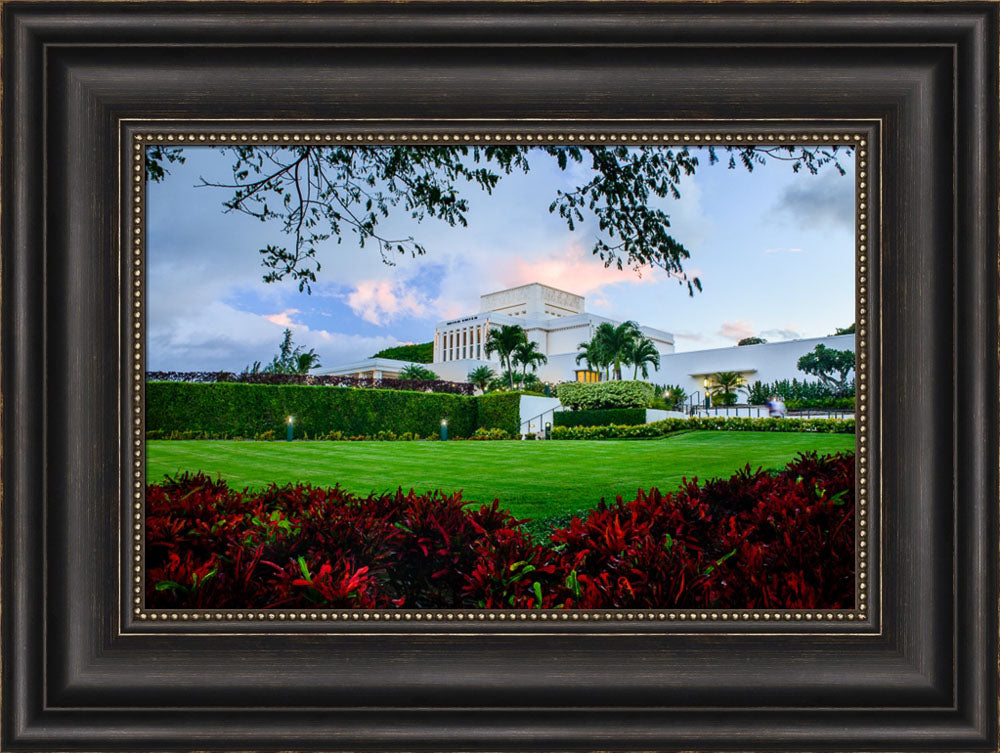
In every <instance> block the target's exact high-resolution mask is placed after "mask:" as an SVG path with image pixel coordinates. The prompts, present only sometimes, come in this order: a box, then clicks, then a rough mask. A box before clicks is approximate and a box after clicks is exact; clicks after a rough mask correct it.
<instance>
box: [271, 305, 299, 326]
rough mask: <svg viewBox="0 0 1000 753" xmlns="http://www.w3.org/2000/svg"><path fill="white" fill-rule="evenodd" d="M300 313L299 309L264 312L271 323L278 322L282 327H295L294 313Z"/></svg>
mask: <svg viewBox="0 0 1000 753" xmlns="http://www.w3.org/2000/svg"><path fill="white" fill-rule="evenodd" d="M297 313H299V310H298V309H285V310H284V311H282V312H281V313H280V314H264V315H263V316H264V318H265V319H267V320H268V321H269V322H271V324H277V325H280V326H282V327H295V326H296V324H295V322H293V321H292V314H297Z"/></svg>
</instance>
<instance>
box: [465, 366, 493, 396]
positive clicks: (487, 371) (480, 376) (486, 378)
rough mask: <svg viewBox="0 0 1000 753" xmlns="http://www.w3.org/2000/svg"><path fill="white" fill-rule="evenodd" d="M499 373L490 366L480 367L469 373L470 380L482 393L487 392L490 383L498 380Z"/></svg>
mask: <svg viewBox="0 0 1000 753" xmlns="http://www.w3.org/2000/svg"><path fill="white" fill-rule="evenodd" d="M496 376H497V373H496V372H495V371H493V369H491V368H490V367H489V366H479V367H477V368H475V369H473V370H472V371H470V372H469V376H468V380H469V381H470V382H472V384H473V385H474V386H476V387H478V388H479V391H480V392H486V388H487V387H489V386H490V382H492V381H493V380H494V379H496Z"/></svg>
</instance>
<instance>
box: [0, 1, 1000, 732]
mask: <svg viewBox="0 0 1000 753" xmlns="http://www.w3.org/2000/svg"><path fill="white" fill-rule="evenodd" d="M997 34H998V5H997V4H996V3H995V2H979V3H940V4H935V3H909V2H903V3H870V4H869V3H836V2H817V3H807V4H800V3H789V4H783V3H752V4H722V5H716V4H684V3H643V4H632V3H602V4H592V3H584V4H574V3H551V4H533V3H499V4H491V3H483V4H461V3H450V4H432V3H414V4H377V3H373V4H337V3H330V4H312V3H307V4H298V3H284V4H279V5H272V4H268V3H218V4H216V3H209V2H204V3H155V2H148V3H139V4H132V3H127V2H114V3H106V4H101V3H89V2H75V3H56V2H42V3H30V2H8V3H6V4H5V5H4V6H3V93H4V102H3V157H4V159H3V208H4V213H3V226H2V243H3V259H2V280H0V284H2V288H0V294H2V300H0V305H2V315H3V318H2V327H3V330H2V343H0V352H2V357H3V365H2V374H0V379H2V382H0V391H2V399H3V402H2V405H3V437H2V450H3V467H2V495H3V496H2V506H3V540H2V543H3V550H2V571H3V572H2V575H3V580H2V589H3V590H2V596H3V610H2V612H3V613H2V642H3V667H2V673H3V674H2V701H3V708H2V711H0V713H2V717H0V723H2V727H0V736H2V737H0V742H2V746H3V748H4V749H6V750H185V749H195V750H209V749H221V750H227V749H232V750H249V749H254V750H268V749H270V750H274V749H281V750H289V749H295V750H515V749H517V750H608V749H615V750H617V749H621V750H654V749H655V750H694V749H698V750H775V749H787V750H807V749H808V750H863V751H872V750H904V749H905V750H927V751H944V750H991V751H995V750H997V747H998V737H997V726H998V724H997V722H998V719H997V701H998V696H997V672H996V669H997V659H998V654H997V641H998V632H997V630H998V620H997V605H998V580H997V557H998V533H997V526H998V515H997V501H998V460H1000V442H998V420H1000V411H998V368H997V362H998V336H997V321H998V320H997V315H998V301H997V292H998V288H997V274H998V247H997V238H998V224H997V204H998V188H997V166H998V154H997V128H998V118H997V109H998V97H997V91H998V71H997V63H998V57H997V55H998V42H997ZM150 118H157V119H163V120H165V121H168V122H169V121H174V120H183V119H187V118H221V119H230V120H231V119H236V118H270V119H276V120H283V121H299V122H301V121H302V120H303V119H316V118H319V119H341V120H351V119H381V122H384V123H386V124H389V125H391V124H393V123H398V122H399V119H403V120H405V121H407V122H408V123H409V124H410V125H411V126H412V127H414V128H420V127H427V128H438V127H440V124H441V123H446V122H449V121H452V122H454V121H455V120H457V119H462V120H465V121H466V122H468V120H469V119H473V120H475V121H476V122H488V121H493V122H496V123H499V124H501V125H502V124H503V122H505V121H506V122H509V121H510V120H511V119H514V118H516V119H525V118H528V119H537V120H539V121H553V120H556V119H558V120H569V121H578V122H594V121H598V120H604V121H608V120H617V119H624V118H629V119H632V120H633V121H637V122H638V121H647V122H648V121H655V120H662V119H664V118H672V119H677V120H680V121H683V122H687V123H691V124H695V123H696V122H698V121H701V122H702V123H711V122H719V121H731V120H733V119H744V122H750V123H753V122H760V121H761V120H769V119H770V120H773V119H779V120H786V121H795V120H799V119H805V120H808V121H815V122H833V121H843V120H848V121H857V122H867V123H869V124H872V126H871V127H872V129H873V130H872V133H875V134H877V136H878V144H879V149H880V155H879V156H880V162H881V172H880V176H881V186H880V187H879V191H878V194H879V196H880V197H881V227H880V230H881V232H880V237H879V238H878V248H877V254H878V260H879V266H878V275H877V276H875V272H874V271H873V279H872V285H873V290H872V295H873V298H872V319H873V332H872V337H873V339H875V338H877V341H878V342H877V350H874V351H873V352H874V353H876V354H877V356H878V358H877V360H876V359H873V361H872V372H873V373H872V375H871V381H870V382H869V389H870V398H869V400H870V403H869V405H870V407H871V409H872V416H873V422H874V424H875V426H876V428H877V430H878V433H877V437H876V439H877V441H878V448H879V457H880V461H879V466H878V469H877V472H875V473H874V474H873V476H872V479H873V480H874V481H875V482H877V485H878V487H877V493H875V494H874V497H875V498H876V499H877V502H878V504H879V505H880V507H881V510H882V512H883V514H884V521H883V530H884V533H885V536H884V540H883V542H882V559H881V562H880V565H881V571H880V572H881V574H882V577H881V579H880V584H879V596H880V599H879V601H878V607H879V609H878V615H879V617H878V620H877V621H873V622H871V623H870V624H868V625H866V627H867V628H868V629H866V630H861V631H853V632H852V631H841V632H840V633H838V632H837V631H835V630H833V631H828V632H826V633H819V632H814V633H811V634H802V633H801V632H799V633H796V632H794V631H793V630H791V629H785V628H786V626H785V625H772V626H770V627H769V628H768V629H763V628H761V627H760V626H754V625H751V626H747V627H746V628H742V626H741V628H740V630H736V629H734V626H732V625H729V626H719V625H707V626H699V627H698V628H697V629H692V630H688V631H684V630H682V629H677V628H676V626H675V627H674V628H673V629H670V630H659V629H648V628H644V627H637V626H636V625H634V624H632V623H627V624H618V623H615V622H614V621H611V622H610V623H607V624H606V625H604V626H602V627H601V628H600V629H597V628H594V627H590V628H589V629H586V630H583V629H580V630H576V631H573V630H563V631H560V632H554V631H546V630H544V629H540V628H537V627H536V626H534V625H531V626H530V627H525V626H523V625H516V626H505V627H504V628H502V629H501V628H500V627H498V628H496V629H491V630H484V629H482V628H475V629H468V628H464V629H460V628H458V627H456V628H454V629H443V628H441V627H440V626H438V627H436V628H416V627H414V628H413V629H410V630H404V631H397V632H396V634H392V635H386V634H384V632H382V633H380V631H378V630H370V631H365V630H358V629H356V628H355V629H353V630H343V631H341V632H339V633H334V634H324V635H318V634H315V632H314V631H313V630H312V626H311V625H308V624H307V625H296V626H294V627H290V626H288V627H286V629H283V630H271V631H270V632H267V631H257V632H239V631H232V630H227V629H225V626H224V625H223V626H220V625H213V626H200V628H199V629H194V628H193V627H190V628H189V629H187V630H175V631H174V632H172V633H171V632H170V631H166V632H164V633H162V634H151V633H148V632H147V633H143V632H142V631H141V630H135V629H132V626H129V625H126V624H123V623H121V622H119V619H118V609H117V606H118V602H119V599H120V597H121V592H120V582H119V579H118V578H117V577H116V576H117V574H118V573H119V572H120V563H119V561H118V557H119V551H120V547H119V543H120V540H119V539H120V536H121V535H122V532H121V529H120V528H119V516H118V505H119V502H120V501H121V500H122V498H123V494H125V493H126V491H125V490H127V489H128V487H129V485H130V484H131V483H132V479H131V478H130V476H129V465H128V462H129V457H130V453H131V450H132V448H131V447H130V446H129V444H128V441H127V438H128V437H129V436H130V431H129V428H130V425H129V420H130V419H129V413H128V410H127V405H128V401H129V399H130V395H131V385H132V379H133V375H132V374H131V372H130V371H129V370H128V369H127V368H126V367H127V364H128V363H129V361H128V354H129V352H130V350H129V349H130V343H129V342H128V341H127V340H126V339H125V338H124V337H123V335H124V333H126V332H127V331H128V330H127V327H128V321H129V320H128V311H127V301H128V294H127V291H126V290H124V289H123V285H122V281H127V280H128V279H130V277H129V273H128V268H127V266H126V265H127V263H128V260H127V259H125V260H124V261H123V260H122V258H121V257H120V256H119V207H120V200H121V196H122V194H120V188H121V185H120V184H121V181H122V179H123V177H124V176H123V174H122V164H121V162H120V160H119V156H120V155H121V154H122V150H121V146H122V145H121V144H120V143H119V134H120V132H121V130H120V126H121V124H122V123H123V122H125V121H126V120H129V119H150ZM692 127H694V125H692ZM873 193H875V189H874V187H873ZM873 266H874V265H873ZM873 348H874V345H873ZM876 417H877V420H876ZM873 471H875V469H873ZM741 631H742V632H741ZM326 632H327V633H330V631H329V629H327V630H326Z"/></svg>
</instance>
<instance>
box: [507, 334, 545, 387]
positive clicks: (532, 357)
mask: <svg viewBox="0 0 1000 753" xmlns="http://www.w3.org/2000/svg"><path fill="white" fill-rule="evenodd" d="M510 360H511V363H512V364H519V365H521V366H523V367H524V372H523V373H524V375H525V376H527V374H528V369H529V368H530V369H531V370H532V371H535V369H537V368H538V364H541V363H548V362H549V359H548V358H546V356H545V354H544V353H542V352H541V351H540V350H539V349H538V343H535V342H533V341H531V340H525V341H524V342H521V343H518V345H517V347H515V348H514V352H513V353H511V359H510ZM522 381H523V380H522Z"/></svg>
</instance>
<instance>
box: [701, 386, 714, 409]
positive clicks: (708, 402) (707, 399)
mask: <svg viewBox="0 0 1000 753" xmlns="http://www.w3.org/2000/svg"><path fill="white" fill-rule="evenodd" d="M702 385H703V386H704V387H705V410H708V409H709V408H711V407H712V396H711V395H710V394H709V393H708V379H705V380H704V381H703V382H702Z"/></svg>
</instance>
